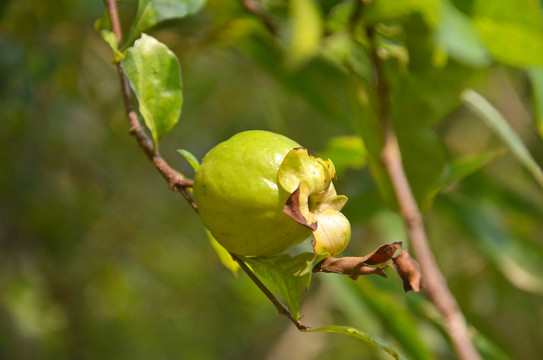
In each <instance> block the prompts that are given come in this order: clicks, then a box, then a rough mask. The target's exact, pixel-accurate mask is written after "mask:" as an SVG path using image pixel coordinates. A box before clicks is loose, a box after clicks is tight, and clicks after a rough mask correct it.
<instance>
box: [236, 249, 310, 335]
mask: <svg viewBox="0 0 543 360" xmlns="http://www.w3.org/2000/svg"><path fill="white" fill-rule="evenodd" d="M230 255H231V256H232V259H234V261H235V262H237V263H238V264H239V266H240V267H241V269H242V270H243V271H245V273H246V274H247V275H248V276H249V277H250V278H251V280H252V281H253V282H254V283H255V284H256V286H258V288H259V289H260V291H262V292H263V293H264V295H266V297H267V298H268V299H269V300H270V301H271V302H272V303H273V305H274V306H275V308H276V309H277V311H279V314H280V315H283V316H286V317H287V318H288V319H289V320H290V321H291V322H292V323H293V324H294V325H295V326H296V327H297V328H298V330H307V329H308V326H306V325H304V324H303V323H302V322H301V321H300V320H296V318H294V316H292V314H291V312H290V311H289V309H288V308H287V307H285V306H284V305H283V304H281V302H279V300H277V298H276V297H275V296H274V295H273V294H272V293H271V291H270V290H269V289H268V288H267V287H266V285H264V284H263V283H262V281H260V279H259V278H257V277H256V275H255V274H254V273H253V271H252V270H251V269H250V268H249V267H248V266H247V264H245V262H244V261H243V260H241V259H240V258H239V257H237V256H236V255H234V254H232V253H231V254H230Z"/></svg>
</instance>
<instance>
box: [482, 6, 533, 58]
mask: <svg viewBox="0 0 543 360" xmlns="http://www.w3.org/2000/svg"><path fill="white" fill-rule="evenodd" d="M473 17H474V23H475V26H476V27H477V29H478V31H479V33H480V34H481V37H482V38H483V41H484V43H485V45H486V47H487V49H488V50H489V51H490V53H491V54H492V56H493V57H494V58H495V59H496V60H498V61H500V62H503V63H505V64H507V65H512V66H518V67H523V66H531V65H543V23H542V21H541V6H540V4H539V2H538V1H533V0H500V1H485V0H477V1H475V3H474V5H473Z"/></svg>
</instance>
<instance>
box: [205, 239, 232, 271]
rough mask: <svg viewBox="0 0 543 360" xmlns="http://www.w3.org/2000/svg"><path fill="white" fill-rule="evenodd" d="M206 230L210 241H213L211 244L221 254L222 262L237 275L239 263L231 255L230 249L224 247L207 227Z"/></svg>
mask: <svg viewBox="0 0 543 360" xmlns="http://www.w3.org/2000/svg"><path fill="white" fill-rule="evenodd" d="M205 231H206V234H207V237H208V238H209V242H210V243H211V246H212V247H213V249H214V250H215V252H216V253H217V255H218V256H219V260H220V261H221V263H222V264H223V265H224V266H225V267H226V268H227V269H228V270H230V271H231V272H232V275H234V276H237V275H238V270H239V264H238V263H237V262H235V261H234V259H232V255H230V253H229V252H228V250H226V249H225V248H223V247H222V246H221V244H219V243H218V242H217V240H215V238H214V237H213V235H211V233H210V232H209V231H208V230H207V229H205Z"/></svg>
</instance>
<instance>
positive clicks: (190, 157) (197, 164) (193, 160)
mask: <svg viewBox="0 0 543 360" xmlns="http://www.w3.org/2000/svg"><path fill="white" fill-rule="evenodd" d="M177 152H178V153H180V154H181V155H183V157H184V158H185V159H186V160H187V161H188V163H189V164H190V166H192V168H193V169H194V172H197V171H198V168H199V167H200V162H199V161H198V159H196V157H195V156H194V155H192V153H191V152H190V151H188V150H184V149H178V150H177Z"/></svg>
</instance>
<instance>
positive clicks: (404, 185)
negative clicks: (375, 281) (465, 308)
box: [367, 27, 481, 360]
mask: <svg viewBox="0 0 543 360" xmlns="http://www.w3.org/2000/svg"><path fill="white" fill-rule="evenodd" d="M367 35H368V39H369V42H370V47H371V48H370V55H371V60H372V63H373V67H374V77H375V82H376V86H377V98H378V102H379V115H380V118H381V123H382V126H383V132H384V146H383V150H382V153H381V158H382V162H383V164H384V166H385V168H386V171H387V172H388V174H389V177H390V180H391V182H392V187H393V188H394V192H395V194H396V198H397V200H398V204H399V207H400V211H401V213H402V216H403V218H404V220H405V223H406V225H407V230H408V233H409V238H410V239H411V243H412V246H413V250H414V252H415V254H416V255H417V259H418V262H419V264H420V267H421V271H422V276H423V287H424V290H425V291H426V293H427V294H428V295H429V297H430V298H431V299H432V301H433V302H434V304H435V306H436V307H437V309H438V310H439V311H440V312H441V314H442V315H443V317H444V318H445V321H446V325H447V332H448V334H449V337H450V339H451V341H452V343H453V346H454V348H455V351H456V353H457V354H458V356H459V358H460V359H463V360H476V359H481V357H480V355H479V354H478V352H477V350H476V349H475V347H474V346H473V343H472V342H471V339H470V337H469V334H468V329H467V326H466V320H465V318H464V315H463V314H462V311H461V310H460V308H459V306H458V304H457V302H456V299H455V298H454V296H453V295H452V293H451V291H450V290H449V288H448V286H447V281H446V279H445V277H444V276H443V274H442V273H441V271H440V269H439V267H438V265H437V263H436V260H435V258H434V255H433V253H432V250H431V249H430V246H429V245H428V240H427V237H426V232H425V230H424V224H423V220H422V216H421V214H420V211H419V209H418V206H417V203H416V201H415V198H414V196H413V193H412V191H411V187H410V185H409V182H408V180H407V177H406V175H405V171H404V169H403V165H402V156H401V152H400V148H399V145H398V139H397V137H396V133H395V131H394V127H393V124H392V119H391V116H390V91H389V87H388V83H387V80H386V76H385V72H384V69H383V66H382V62H381V59H380V58H379V56H378V54H377V45H376V39H375V31H374V29H373V28H371V27H370V28H368V29H367Z"/></svg>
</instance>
